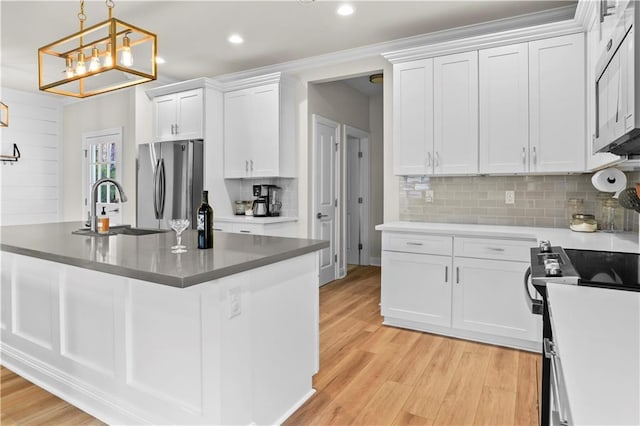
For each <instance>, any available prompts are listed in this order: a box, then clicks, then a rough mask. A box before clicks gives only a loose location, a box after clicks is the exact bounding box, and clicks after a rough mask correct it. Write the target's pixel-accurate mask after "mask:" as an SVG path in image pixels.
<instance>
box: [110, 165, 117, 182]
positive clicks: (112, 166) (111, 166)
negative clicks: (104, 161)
mask: <svg viewBox="0 0 640 426" xmlns="http://www.w3.org/2000/svg"><path fill="white" fill-rule="evenodd" d="M109 167H110V168H111V173H110V176H111V177H112V178H113V179H115V178H116V165H115V164H111V165H110V166H109Z"/></svg>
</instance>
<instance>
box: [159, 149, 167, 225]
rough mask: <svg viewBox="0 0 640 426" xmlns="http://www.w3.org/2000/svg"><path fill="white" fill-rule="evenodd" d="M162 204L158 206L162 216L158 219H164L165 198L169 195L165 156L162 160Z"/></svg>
mask: <svg viewBox="0 0 640 426" xmlns="http://www.w3.org/2000/svg"><path fill="white" fill-rule="evenodd" d="M159 161H160V173H159V175H160V179H159V180H160V206H159V208H158V210H159V213H160V216H159V217H158V219H162V216H164V202H165V198H166V195H167V179H166V175H165V171H164V158H161V159H160V160H159Z"/></svg>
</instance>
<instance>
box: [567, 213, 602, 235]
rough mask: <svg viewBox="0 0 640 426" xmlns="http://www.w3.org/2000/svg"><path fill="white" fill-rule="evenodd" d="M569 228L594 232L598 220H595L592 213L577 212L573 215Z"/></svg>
mask: <svg viewBox="0 0 640 426" xmlns="http://www.w3.org/2000/svg"><path fill="white" fill-rule="evenodd" d="M569 228H570V229H571V230H572V231H577V232H596V230H597V229H598V222H596V217H595V216H594V215H592V214H585V213H577V214H574V215H573V218H572V219H571V225H569Z"/></svg>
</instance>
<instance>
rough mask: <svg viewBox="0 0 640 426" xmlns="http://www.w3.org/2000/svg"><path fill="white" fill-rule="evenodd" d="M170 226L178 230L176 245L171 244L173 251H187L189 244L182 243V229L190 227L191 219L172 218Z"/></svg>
mask: <svg viewBox="0 0 640 426" xmlns="http://www.w3.org/2000/svg"><path fill="white" fill-rule="evenodd" d="M169 226H170V227H171V229H173V230H174V231H175V232H176V245H175V246H171V253H186V251H187V246H185V245H182V231H184V230H185V229H187V228H188V227H189V219H171V220H169Z"/></svg>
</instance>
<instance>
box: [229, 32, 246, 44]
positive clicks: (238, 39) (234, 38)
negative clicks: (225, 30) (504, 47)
mask: <svg viewBox="0 0 640 426" xmlns="http://www.w3.org/2000/svg"><path fill="white" fill-rule="evenodd" d="M227 40H229V43H233V44H242V43H244V39H243V38H242V37H240V35H238V34H231V35H230V36H229V38H228V39H227Z"/></svg>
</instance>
